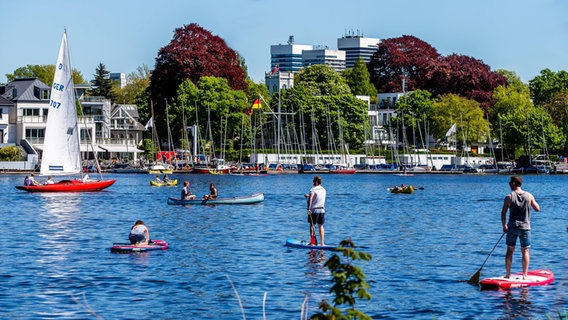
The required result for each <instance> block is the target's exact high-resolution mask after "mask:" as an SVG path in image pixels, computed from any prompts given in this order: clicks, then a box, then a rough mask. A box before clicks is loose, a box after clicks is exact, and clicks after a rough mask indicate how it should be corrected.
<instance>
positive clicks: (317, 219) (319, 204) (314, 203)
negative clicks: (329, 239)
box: [304, 176, 326, 246]
mask: <svg viewBox="0 0 568 320" xmlns="http://www.w3.org/2000/svg"><path fill="white" fill-rule="evenodd" d="M313 184H314V186H313V187H312V188H311V189H310V193H309V194H305V195H304V196H305V197H307V198H308V223H309V224H310V239H312V240H310V242H317V241H314V240H315V224H317V225H318V227H319V234H320V245H322V246H325V241H324V229H323V224H324V223H325V197H326V191H325V189H324V187H322V185H321V177H320V176H315V177H314V180H313ZM312 244H317V243H312Z"/></svg>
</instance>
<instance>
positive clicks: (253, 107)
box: [250, 99, 260, 110]
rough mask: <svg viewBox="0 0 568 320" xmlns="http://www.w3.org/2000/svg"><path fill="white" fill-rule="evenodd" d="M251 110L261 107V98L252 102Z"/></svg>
mask: <svg viewBox="0 0 568 320" xmlns="http://www.w3.org/2000/svg"><path fill="white" fill-rule="evenodd" d="M250 108H251V110H252V109H260V99H256V100H254V102H253V103H252V107H250Z"/></svg>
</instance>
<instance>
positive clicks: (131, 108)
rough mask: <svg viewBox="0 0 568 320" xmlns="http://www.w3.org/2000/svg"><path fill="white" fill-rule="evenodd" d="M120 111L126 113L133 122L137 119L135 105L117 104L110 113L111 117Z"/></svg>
mask: <svg viewBox="0 0 568 320" xmlns="http://www.w3.org/2000/svg"><path fill="white" fill-rule="evenodd" d="M120 110H122V111H123V112H125V113H127V114H128V116H130V118H132V119H134V120H138V118H139V115H138V107H137V106H136V105H135V104H117V105H116V106H115V107H114V109H113V110H112V112H111V117H115V116H116V114H117V113H118V112H119V111H120Z"/></svg>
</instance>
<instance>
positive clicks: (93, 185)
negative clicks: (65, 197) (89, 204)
mask: <svg viewBox="0 0 568 320" xmlns="http://www.w3.org/2000/svg"><path fill="white" fill-rule="evenodd" d="M115 182H116V180H96V181H86V182H83V181H82V180H79V179H76V180H61V181H59V182H57V183H54V184H43V185H39V186H16V188H17V189H20V190H25V191H27V192H91V191H100V190H103V189H105V188H108V187H110V186H111V185H112V184H113V183H115Z"/></svg>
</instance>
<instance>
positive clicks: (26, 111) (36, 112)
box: [24, 109, 39, 116]
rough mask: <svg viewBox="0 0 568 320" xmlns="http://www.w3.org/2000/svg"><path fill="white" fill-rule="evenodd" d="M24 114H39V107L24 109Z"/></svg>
mask: <svg viewBox="0 0 568 320" xmlns="http://www.w3.org/2000/svg"><path fill="white" fill-rule="evenodd" d="M24 116H39V109H24Z"/></svg>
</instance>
